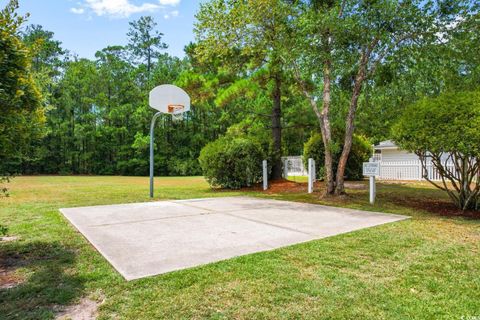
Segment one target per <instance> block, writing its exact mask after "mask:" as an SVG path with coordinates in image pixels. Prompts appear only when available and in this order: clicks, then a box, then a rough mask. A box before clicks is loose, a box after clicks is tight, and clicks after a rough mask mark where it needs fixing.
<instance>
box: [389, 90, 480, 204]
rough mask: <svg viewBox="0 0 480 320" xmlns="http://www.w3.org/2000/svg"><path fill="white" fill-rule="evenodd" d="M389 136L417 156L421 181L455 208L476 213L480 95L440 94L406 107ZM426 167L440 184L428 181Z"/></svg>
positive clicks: (479, 177) (479, 173)
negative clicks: (436, 176) (444, 197)
mask: <svg viewBox="0 0 480 320" xmlns="http://www.w3.org/2000/svg"><path fill="white" fill-rule="evenodd" d="M393 136H394V140H395V142H396V143H397V144H398V145H399V146H400V147H401V148H402V149H405V150H407V151H410V152H414V153H415V154H417V156H418V157H419V158H420V160H421V163H422V167H423V176H424V178H425V179H426V180H427V181H429V182H430V183H432V184H433V185H434V186H436V187H437V188H439V189H441V190H443V191H445V192H446V193H447V194H448V195H449V197H450V199H451V200H452V201H453V202H454V203H455V205H457V207H458V208H460V209H462V210H467V209H474V210H480V143H479V142H480V92H455V93H444V94H442V95H440V96H438V97H436V98H425V99H422V100H420V101H418V102H417V103H415V104H413V105H410V106H409V107H407V108H406V109H405V112H404V114H403V115H402V117H401V118H400V119H399V122H398V123H397V124H396V125H395V126H394V128H393ZM448 163H451V164H453V165H454V168H453V169H451V168H450V169H449V167H448ZM430 165H433V166H434V167H435V169H436V171H437V172H438V173H439V174H440V177H441V182H440V183H438V182H436V181H431V180H429V177H428V174H427V169H428V167H429V166H430Z"/></svg>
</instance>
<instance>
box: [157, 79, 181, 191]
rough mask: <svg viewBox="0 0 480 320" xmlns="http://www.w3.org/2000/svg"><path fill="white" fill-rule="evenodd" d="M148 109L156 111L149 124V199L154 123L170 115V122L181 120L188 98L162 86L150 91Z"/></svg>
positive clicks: (169, 86)
mask: <svg viewBox="0 0 480 320" xmlns="http://www.w3.org/2000/svg"><path fill="white" fill-rule="evenodd" d="M149 104H150V107H152V108H154V109H156V110H158V112H157V113H156V114H155V115H154V116H153V118H152V122H151V124H150V198H153V160H154V159H153V133H154V129H155V121H156V120H157V118H158V117H159V116H160V115H162V114H170V115H172V120H173V121H174V122H178V121H181V120H183V114H184V113H185V112H187V111H189V110H190V97H189V96H188V94H187V93H186V92H185V91H183V90H182V89H180V88H179V87H177V86H174V85H171V84H164V85H161V86H158V87H156V88H155V89H153V90H152V91H150V97H149Z"/></svg>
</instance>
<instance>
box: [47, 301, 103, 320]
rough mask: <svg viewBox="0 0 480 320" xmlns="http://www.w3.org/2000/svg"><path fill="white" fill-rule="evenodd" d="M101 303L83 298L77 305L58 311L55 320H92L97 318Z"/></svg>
mask: <svg viewBox="0 0 480 320" xmlns="http://www.w3.org/2000/svg"><path fill="white" fill-rule="evenodd" d="M100 304H101V303H99V302H97V301H95V300H92V299H88V298H83V299H82V300H80V302H79V303H78V304H75V305H72V306H68V307H66V308H65V309H63V310H62V311H60V312H59V313H58V314H57V316H56V317H55V319H56V320H94V319H96V318H97V316H98V306H99V305H100Z"/></svg>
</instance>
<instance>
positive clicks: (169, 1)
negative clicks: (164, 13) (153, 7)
mask: <svg viewBox="0 0 480 320" xmlns="http://www.w3.org/2000/svg"><path fill="white" fill-rule="evenodd" d="M158 2H160V4H162V5H165V6H176V5H177V4H179V3H180V0H158Z"/></svg>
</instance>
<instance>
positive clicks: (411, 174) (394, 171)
mask: <svg viewBox="0 0 480 320" xmlns="http://www.w3.org/2000/svg"><path fill="white" fill-rule="evenodd" d="M282 160H283V161H284V164H285V165H286V170H287V173H288V176H307V175H308V170H307V168H305V166H304V165H303V158H302V157H301V156H290V157H283V158H282ZM374 160H376V161H377V162H380V176H378V177H377V178H378V179H380V180H424V179H423V175H422V163H421V162H420V160H412V161H378V160H379V159H375V158H374ZM447 170H449V171H450V172H455V166H454V165H453V163H448V164H447ZM427 173H428V178H429V179H430V180H433V181H438V180H441V177H440V174H439V173H438V170H437V169H436V168H435V167H434V166H433V165H431V164H428V165H427Z"/></svg>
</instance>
